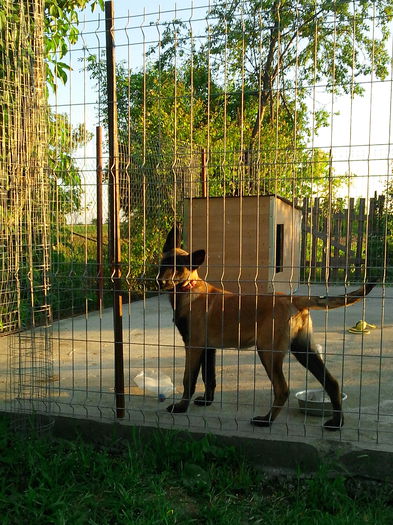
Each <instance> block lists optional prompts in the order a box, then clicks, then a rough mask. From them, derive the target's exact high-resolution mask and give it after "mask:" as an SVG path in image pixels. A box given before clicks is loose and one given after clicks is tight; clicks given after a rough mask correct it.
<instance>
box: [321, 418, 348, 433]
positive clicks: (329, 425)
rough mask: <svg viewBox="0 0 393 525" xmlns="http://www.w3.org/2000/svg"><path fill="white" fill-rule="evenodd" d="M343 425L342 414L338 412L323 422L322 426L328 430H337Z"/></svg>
mask: <svg viewBox="0 0 393 525" xmlns="http://www.w3.org/2000/svg"><path fill="white" fill-rule="evenodd" d="M343 426H344V416H343V415H342V414H338V415H336V416H334V417H332V419H329V420H328V421H326V423H324V425H323V428H324V429H325V430H329V431H330V432H337V430H341V428H342V427H343Z"/></svg>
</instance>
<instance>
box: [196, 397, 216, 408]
mask: <svg viewBox="0 0 393 525" xmlns="http://www.w3.org/2000/svg"><path fill="white" fill-rule="evenodd" d="M212 403H213V399H206V395H204V396H198V397H196V398H195V399H194V404H195V405H197V406H198V407H209V406H210V405H211V404H212Z"/></svg>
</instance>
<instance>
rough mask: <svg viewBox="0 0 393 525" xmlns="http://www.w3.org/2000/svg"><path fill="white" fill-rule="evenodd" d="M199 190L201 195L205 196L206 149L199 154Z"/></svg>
mask: <svg viewBox="0 0 393 525" xmlns="http://www.w3.org/2000/svg"><path fill="white" fill-rule="evenodd" d="M201 190H202V197H207V179H206V150H205V149H203V150H202V154H201Z"/></svg>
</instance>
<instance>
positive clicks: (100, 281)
mask: <svg viewBox="0 0 393 525" xmlns="http://www.w3.org/2000/svg"><path fill="white" fill-rule="evenodd" d="M96 162H97V165H96V174H97V308H98V310H100V311H101V309H102V307H103V297H104V270H103V268H104V267H103V258H102V242H103V239H102V169H103V166H102V127H101V126H97V128H96Z"/></svg>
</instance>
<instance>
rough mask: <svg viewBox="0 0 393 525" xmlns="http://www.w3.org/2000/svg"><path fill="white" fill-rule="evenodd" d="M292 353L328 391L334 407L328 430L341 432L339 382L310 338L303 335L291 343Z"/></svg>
mask: <svg viewBox="0 0 393 525" xmlns="http://www.w3.org/2000/svg"><path fill="white" fill-rule="evenodd" d="M291 352H292V353H293V355H294V356H295V357H296V359H297V360H298V361H299V363H300V364H302V365H303V366H304V368H306V369H308V370H309V371H310V372H311V373H312V374H313V376H314V377H315V378H316V379H317V380H318V381H319V382H320V383H321V385H322V386H323V388H324V389H325V390H326V392H327V394H328V396H329V397H330V401H331V403H332V407H333V417H332V418H331V419H329V420H328V421H326V423H325V424H324V427H325V428H326V429H327V430H339V429H340V428H341V427H342V426H343V424H344V416H343V414H342V407H341V392H340V387H339V384H338V382H337V380H336V379H335V378H334V377H333V376H332V375H331V373H330V372H329V370H328V369H327V368H326V366H325V363H324V362H323V361H322V359H321V357H320V356H319V354H318V352H317V351H316V350H314V349H313V344H312V342H310V340H309V337H308V336H307V335H306V334H304V333H301V334H299V335H298V336H297V337H296V338H295V339H293V341H292V343H291Z"/></svg>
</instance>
